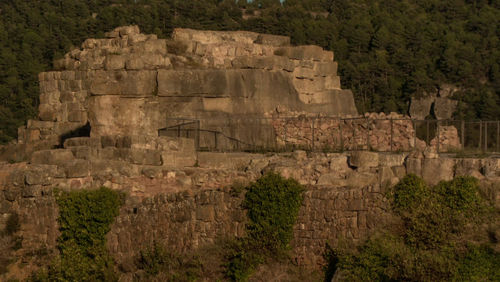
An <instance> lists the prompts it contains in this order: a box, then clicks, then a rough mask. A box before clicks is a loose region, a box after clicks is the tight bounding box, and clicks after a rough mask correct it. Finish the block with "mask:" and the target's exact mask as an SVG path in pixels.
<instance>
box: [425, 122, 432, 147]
mask: <svg viewBox="0 0 500 282" xmlns="http://www.w3.org/2000/svg"><path fill="white" fill-rule="evenodd" d="M425 139H426V142H427V145H428V146H430V145H431V143H430V141H429V120H427V137H426V138H425Z"/></svg>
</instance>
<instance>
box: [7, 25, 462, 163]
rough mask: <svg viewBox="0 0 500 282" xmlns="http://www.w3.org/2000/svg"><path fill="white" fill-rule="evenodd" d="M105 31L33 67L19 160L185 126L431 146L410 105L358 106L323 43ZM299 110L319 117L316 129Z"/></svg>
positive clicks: (283, 141)
mask: <svg viewBox="0 0 500 282" xmlns="http://www.w3.org/2000/svg"><path fill="white" fill-rule="evenodd" d="M105 36H106V38H105V39H87V40H86V41H85V42H84V43H83V44H82V48H81V49H75V50H73V51H71V52H69V53H68V54H66V56H65V57H64V58H63V59H60V60H57V61H55V62H54V66H55V68H56V69H57V71H51V72H44V73H41V74H40V75H39V80H40V92H41V94H40V106H39V118H38V120H30V121H28V123H27V126H25V127H22V128H20V129H19V134H18V135H19V138H18V143H19V144H21V147H19V146H18V147H17V148H18V150H17V153H18V155H20V156H18V157H17V158H18V159H19V158H21V159H22V158H23V156H22V155H23V152H24V153H27V154H28V157H25V156H24V158H25V159H27V158H28V159H29V155H30V154H31V153H32V152H34V151H37V150H40V149H49V148H53V147H55V146H58V147H62V146H64V141H65V140H66V139H69V138H72V137H91V138H93V140H99V142H101V139H102V140H104V139H106V140H112V141H109V142H108V141H103V142H104V143H105V144H107V143H110V144H112V145H113V144H116V142H118V143H120V144H122V143H125V145H123V144H122V145H123V146H125V147H126V148H139V149H149V150H159V151H169V152H170V153H171V150H170V149H166V148H167V147H168V145H165V144H164V143H165V141H164V140H169V139H168V138H166V137H165V136H163V135H167V136H171V137H176V139H177V137H180V136H181V135H182V136H184V137H187V139H189V140H188V141H186V142H187V143H189V142H190V140H191V141H192V142H194V141H196V143H197V144H194V145H195V146H197V147H198V148H197V149H199V148H200V147H202V148H214V147H215V148H217V146H218V149H221V148H222V149H226V150H227V149H230V150H232V149H236V148H238V149H239V148H240V145H241V144H250V143H251V144H252V145H254V147H255V145H259V146H261V147H267V148H269V147H273V148H277V147H283V146H288V145H292V146H296V147H308V148H310V147H311V146H312V145H313V144H316V145H319V146H320V147H324V148H331V149H338V148H340V149H342V150H353V149H375V150H379V151H389V150H400V151H401V150H403V151H409V150H413V149H422V148H423V147H425V146H426V144H425V142H423V141H421V140H417V139H416V138H414V136H415V130H414V128H413V127H414V126H413V124H412V121H411V120H410V118H409V117H408V116H403V115H397V114H395V113H393V114H391V115H389V116H386V115H382V114H375V113H372V114H366V115H365V116H364V117H363V116H359V115H358V113H357V110H356V107H355V104H354V99H353V94H352V92H351V91H350V90H343V89H341V85H340V78H339V76H338V75H337V63H336V62H334V61H333V52H330V51H325V50H323V49H322V48H320V47H318V46H312V45H308V46H291V45H290V38H289V37H285V36H276V35H267V34H258V33H254V32H244V31H237V32H222V31H197V30H191V29H175V30H174V31H173V33H172V37H171V39H158V38H157V37H156V35H145V34H141V33H140V32H139V28H138V27H137V26H127V27H119V28H116V29H115V30H113V31H111V32H108V33H106V34H105ZM302 116H306V117H308V118H309V119H311V118H314V117H318V118H320V120H319V121H317V122H316V128H311V126H310V122H309V121H308V122H304V121H303V119H300V118H299V119H297V117H302ZM322 117H326V118H325V119H321V118H322ZM289 118H292V120H291V122H290V121H289V120H288V119H289ZM332 118H338V120H334V119H332ZM341 118H342V119H343V120H341ZM346 118H347V120H346ZM350 118H354V119H353V120H351V121H350V120H349V119H350ZM367 119H369V121H367ZM391 119H393V120H395V121H394V122H393V121H390V120H391ZM196 120H197V121H199V122H200V123H199V124H198V127H197V128H194V127H193V125H194V124H195V122H193V121H196ZM186 124H188V125H191V127H190V128H185V127H182V126H183V125H186ZM391 124H392V125H391ZM176 126H178V127H177V130H176ZM181 127H182V134H181ZM313 127H314V125H313ZM200 129H201V130H200ZM311 131H315V133H316V135H315V136H313V135H314V134H311ZM335 132H336V134H335ZM212 133H215V134H214V135H213V134H212ZM217 133H219V134H220V135H219V136H221V137H225V138H221V137H219V140H217V138H218V136H217ZM341 133H342V134H341ZM287 134H288V136H287ZM195 135H196V136H195ZM391 136H392V137H391ZM160 137H161V138H160ZM164 137H165V138H164ZM194 139H196V140H194ZM116 140H127V141H123V142H122V141H116ZM235 140H236V142H234V141H235ZM457 140H458V136H457ZM82 142H83V141H82ZM85 142H87V143H88V142H90V141H85ZM92 142H93V143H92ZM92 142H90V143H92V144H94V143H96V142H97V141H92ZM99 142H97V143H99ZM87 143H85V144H87ZM184 143H185V142H184ZM214 143H215V146H214ZM452 143H453V144H455V143H456V142H455V141H454V142H452ZM68 144H71V143H68ZM162 144H163V145H162ZM122 145H119V146H122ZM427 145H431V144H427ZM102 146H103V145H102V144H101V147H102ZM113 146H114V145H113ZM189 146H190V145H188V147H189ZM174 147H175V146H174ZM19 148H20V149H19ZM11 151H12V150H11ZM0 155H1V152H0ZM181 155H182V154H181ZM124 158H125V159H130V158H128V157H124ZM190 162H192V158H190V160H189V161H181V163H190ZM175 163H176V162H175V161H174V162H172V163H171V164H175Z"/></svg>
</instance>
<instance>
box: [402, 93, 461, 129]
mask: <svg viewBox="0 0 500 282" xmlns="http://www.w3.org/2000/svg"><path fill="white" fill-rule="evenodd" d="M458 91H460V89H459V88H458V87H456V86H454V85H450V84H442V85H441V86H440V87H439V89H437V90H436V91H435V92H432V93H424V95H423V96H422V97H412V99H411V103H410V108H409V113H410V116H411V117H412V118H413V119H418V120H425V119H426V118H427V117H429V116H431V117H432V115H434V117H433V118H435V119H438V120H446V119H451V118H452V117H453V113H454V112H455V110H456V108H457V105H458V101H457V100H454V99H452V96H453V95H454V94H455V93H457V92H458Z"/></svg>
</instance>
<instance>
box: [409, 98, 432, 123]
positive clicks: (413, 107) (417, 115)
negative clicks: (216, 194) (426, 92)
mask: <svg viewBox="0 0 500 282" xmlns="http://www.w3.org/2000/svg"><path fill="white" fill-rule="evenodd" d="M433 102H434V97H424V98H420V99H417V98H412V99H411V103H410V116H411V117H412V118H413V119H418V120H424V119H425V117H426V116H428V115H429V113H430V111H431V106H432V103H433Z"/></svg>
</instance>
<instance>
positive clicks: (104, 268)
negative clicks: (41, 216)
mask: <svg viewBox="0 0 500 282" xmlns="http://www.w3.org/2000/svg"><path fill="white" fill-rule="evenodd" d="M54 192H55V194H56V201H57V204H58V206H59V219H58V221H59V229H60V231H61V235H60V237H59V238H58V245H57V247H58V249H59V251H60V256H59V257H58V258H56V259H55V260H54V261H53V262H52V264H51V265H50V266H49V268H48V270H47V271H45V272H42V273H40V274H39V275H38V276H37V277H36V278H35V279H34V280H38V281H53V280H63V281H67V280H69V281H116V280H117V277H116V274H115V273H114V262H113V259H112V258H111V257H110V256H109V254H108V252H107V250H106V237H105V236H106V234H107V233H108V232H109V231H110V229H111V223H112V222H113V220H114V218H115V217H116V216H117V215H118V213H119V209H120V206H121V204H122V202H123V199H124V198H123V196H124V195H123V194H121V193H118V192H116V191H113V190H110V189H108V188H104V187H102V188H100V189H97V190H78V191H71V192H64V191H59V190H55V191H54Z"/></svg>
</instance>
